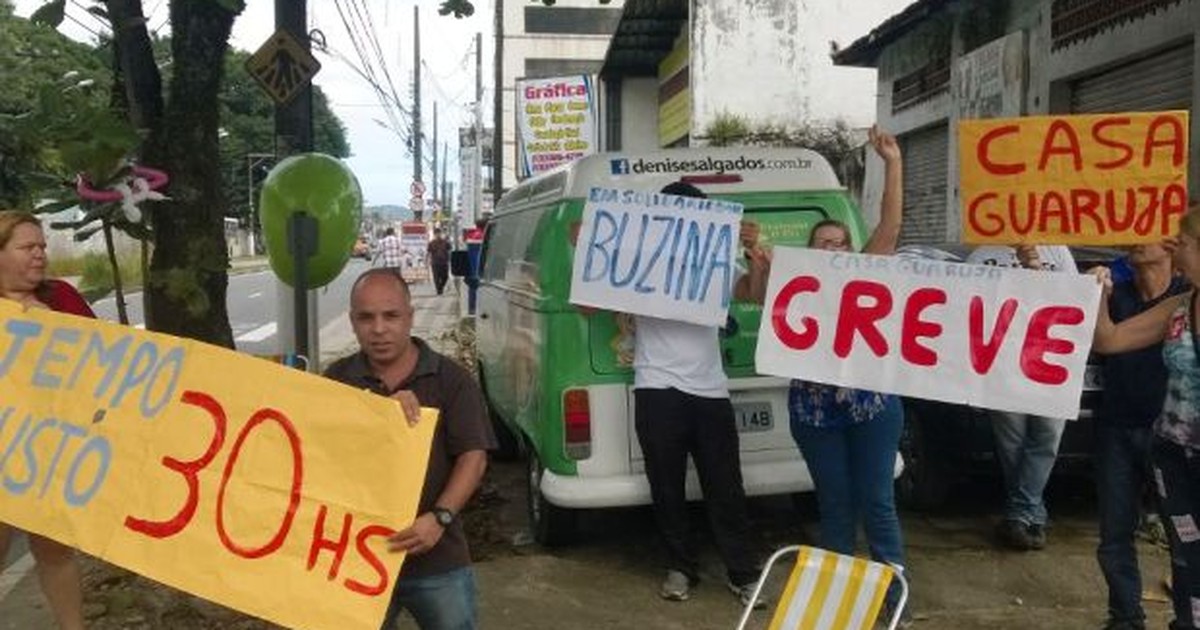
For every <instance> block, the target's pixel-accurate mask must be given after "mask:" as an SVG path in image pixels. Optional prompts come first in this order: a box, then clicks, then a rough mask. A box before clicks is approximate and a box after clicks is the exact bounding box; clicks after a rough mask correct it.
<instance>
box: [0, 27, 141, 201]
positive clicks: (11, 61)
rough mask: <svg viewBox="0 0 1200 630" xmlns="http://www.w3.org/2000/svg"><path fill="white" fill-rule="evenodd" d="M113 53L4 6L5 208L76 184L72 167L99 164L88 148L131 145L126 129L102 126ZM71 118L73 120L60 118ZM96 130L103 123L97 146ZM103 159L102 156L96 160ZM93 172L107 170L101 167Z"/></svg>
mask: <svg viewBox="0 0 1200 630" xmlns="http://www.w3.org/2000/svg"><path fill="white" fill-rule="evenodd" d="M106 54H107V51H106V50H104V49H95V48H91V47H89V46H87V45H85V44H81V43H79V42H75V41H72V40H70V39H68V38H67V37H64V36H63V35H61V34H59V33H58V32H56V31H55V30H53V29H52V28H48V27H46V26H42V25H38V24H34V23H33V22H31V21H29V20H25V19H22V18H19V17H16V16H14V15H13V14H12V10H11V7H9V6H7V5H3V4H0V68H4V77H5V82H4V89H3V90H0V206H3V207H21V208H28V207H30V205H31V204H32V201H33V199H34V198H35V196H36V195H37V194H38V193H39V192H40V191H41V190H43V189H45V188H47V187H51V186H54V185H57V184H58V183H59V182H61V181H63V180H64V179H68V178H70V177H71V171H70V170H69V169H70V168H74V167H75V166H77V165H78V164H79V163H80V162H82V163H85V164H86V163H88V162H92V159H91V157H90V156H91V155H92V152H90V151H89V150H88V145H96V146H97V148H98V149H99V150H100V153H107V152H108V150H109V149H110V148H111V147H112V146H113V145H114V143H115V144H116V145H118V146H119V145H121V144H123V143H124V137H125V131H124V130H119V129H114V126H113V125H112V121H111V120H104V121H101V122H99V123H96V122H95V121H96V118H97V117H104V116H105V114H104V113H103V112H104V110H105V109H106V107H107V103H108V92H109V85H110V84H111V73H110V72H109V70H108V67H107V62H106V59H105V57H106ZM68 88H70V89H68ZM64 90H66V91H64ZM64 112H67V113H69V114H70V115H69V116H68V118H69V120H66V119H61V118H60V116H61V114H63V113H64ZM92 124H99V125H100V126H99V127H98V130H99V132H100V135H101V137H98V138H96V139H95V142H93V141H92V139H90V138H89V137H88V136H90V129H89V127H88V126H89V125H92ZM104 161H105V159H104V158H102V157H99V156H97V159H96V162H104ZM68 162H72V163H73V164H68ZM84 168H89V167H86V166H85V167H84ZM90 169H96V170H104V169H103V167H98V166H97V165H95V164H93V165H92V166H91V167H90Z"/></svg>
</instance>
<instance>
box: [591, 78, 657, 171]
mask: <svg viewBox="0 0 1200 630" xmlns="http://www.w3.org/2000/svg"><path fill="white" fill-rule="evenodd" d="M648 112H649V114H648ZM657 112H658V79H657V78H655V77H636V78H633V77H631V78H627V79H625V80H624V81H623V82H622V84H621V150H622V151H625V152H631V153H632V152H637V151H657V150H658V148H659V147H658V115H657ZM601 135H603V134H601Z"/></svg>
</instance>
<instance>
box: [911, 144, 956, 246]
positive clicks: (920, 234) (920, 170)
mask: <svg viewBox="0 0 1200 630" xmlns="http://www.w3.org/2000/svg"><path fill="white" fill-rule="evenodd" d="M948 129H949V127H948V126H947V125H938V126H936V127H929V128H926V129H921V130H919V131H914V132H912V133H907V134H904V135H903V136H901V138H900V146H901V149H902V150H903V152H904V222H903V223H902V224H901V228H900V243H901V244H902V245H908V244H913V243H942V242H945V240H946V213H947V212H949V211H950V210H949V206H948V205H947V203H946V169H947V168H948V165H947V159H948V157H949V151H950V135H949V131H948Z"/></svg>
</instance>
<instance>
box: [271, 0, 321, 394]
mask: <svg viewBox="0 0 1200 630" xmlns="http://www.w3.org/2000/svg"><path fill="white" fill-rule="evenodd" d="M275 28H277V29H284V30H286V31H287V32H288V33H289V34H291V36H292V37H294V38H295V39H296V41H297V42H299V44H300V46H302V47H303V48H304V50H306V51H311V50H312V42H311V41H310V40H309V38H308V1H307V0H275ZM312 148H313V131H312V84H311V83H307V84H306V85H305V86H304V88H303V89H302V90H301V91H300V93H299V94H297V95H296V97H295V98H293V99H292V100H291V101H288V102H287V103H286V104H283V105H276V106H275V157H276V158H277V159H283V158H285V157H288V156H289V155H293V154H297V153H306V152H308V151H312ZM305 294H307V295H305ZM275 296H276V298H275V305H276V313H277V314H278V317H277V318H276V319H277V320H278V322H279V323H278V326H277V328H276V331H275V338H276V339H278V340H279V351H280V354H284V355H288V354H303V355H305V358H306V359H307V360H308V369H309V370H310V371H316V370H318V369H319V368H320V356H321V351H320V347H319V346H318V343H317V342H318V336H319V335H318V334H317V332H318V331H317V330H316V327H315V326H309V322H316V321H319V320H318V319H317V292H316V291H305V292H297V291H295V290H294V289H293V288H292V287H289V286H288V285H287V284H285V283H284V282H283V281H281V280H279V279H278V278H276V279H275ZM306 342H307V343H306Z"/></svg>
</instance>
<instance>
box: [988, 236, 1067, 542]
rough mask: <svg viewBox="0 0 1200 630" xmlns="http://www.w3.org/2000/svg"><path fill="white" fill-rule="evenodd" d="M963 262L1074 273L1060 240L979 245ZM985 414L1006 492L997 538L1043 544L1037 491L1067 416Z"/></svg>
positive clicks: (1043, 505) (1042, 510) (1043, 526)
mask: <svg viewBox="0 0 1200 630" xmlns="http://www.w3.org/2000/svg"><path fill="white" fill-rule="evenodd" d="M967 262H968V263H972V264H977V265H995V266H1000V267H1024V268H1026V269H1039V270H1045V271H1057V272H1067V273H1078V270H1076V269H1075V259H1074V257H1072V256H1071V250H1070V249H1068V248H1067V247H1066V246H1064V245H1052V246H1051V245H1038V246H1033V245H1020V246H1017V247H1016V248H1012V247H1003V246H1000V247H997V246H985V247H979V248H976V249H975V250H974V251H972V252H971V254H970V255H969V256H968V257H967ZM991 415H992V433H993V435H994V436H995V438H996V458H997V459H999V460H1000V469H1001V471H1002V472H1003V473H1004V489H1005V494H1006V498H1005V501H1004V517H1003V519H1002V520H1001V521H1000V524H999V525H998V526H997V528H996V539H997V542H998V543H1000V544H1001V545H1002V546H1004V547H1008V548H1010V549H1015V550H1018V551H1035V550H1040V549H1044V548H1045V547H1046V521H1047V519H1048V518H1049V515H1048V514H1047V512H1046V503H1045V501H1044V500H1043V499H1042V493H1043V491H1045V489H1046V483H1047V482H1048V481H1050V471H1051V470H1053V468H1054V462H1055V460H1057V459H1058V444H1059V442H1060V441H1061V440H1062V434H1063V430H1064V429H1065V428H1066V426H1067V421H1066V420H1063V419H1061V418H1046V417H1043V416H1037V415H1033V414H1026V413H1012V412H1007V411H994V412H992V413H991Z"/></svg>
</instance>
